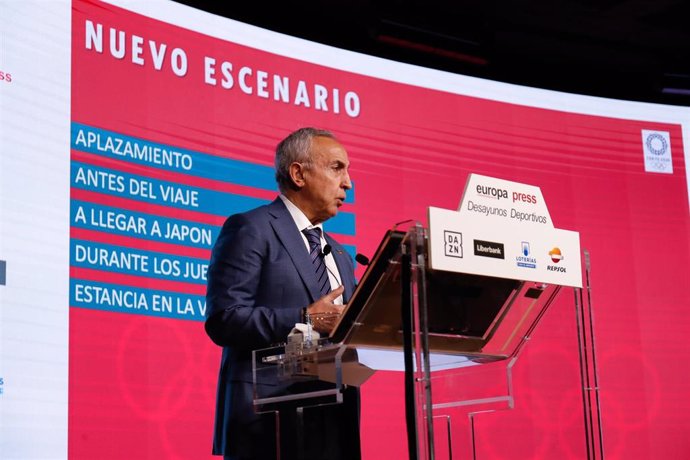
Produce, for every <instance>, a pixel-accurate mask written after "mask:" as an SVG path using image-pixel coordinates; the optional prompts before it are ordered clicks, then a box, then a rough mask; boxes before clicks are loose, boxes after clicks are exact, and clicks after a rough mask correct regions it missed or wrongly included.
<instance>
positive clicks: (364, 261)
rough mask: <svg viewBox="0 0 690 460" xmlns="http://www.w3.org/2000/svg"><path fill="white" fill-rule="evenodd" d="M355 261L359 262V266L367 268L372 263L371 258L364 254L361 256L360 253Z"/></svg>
mask: <svg viewBox="0 0 690 460" xmlns="http://www.w3.org/2000/svg"><path fill="white" fill-rule="evenodd" d="M355 260H356V261H357V263H358V264H362V265H365V266H366V265H369V264H370V263H371V261H370V260H369V258H368V257H367V256H365V255H364V254H360V253H357V254H356V255H355Z"/></svg>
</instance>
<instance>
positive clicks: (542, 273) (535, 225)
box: [429, 174, 582, 287]
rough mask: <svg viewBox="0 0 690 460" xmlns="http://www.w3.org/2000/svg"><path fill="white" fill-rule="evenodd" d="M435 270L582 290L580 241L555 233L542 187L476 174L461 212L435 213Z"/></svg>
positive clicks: (569, 234) (566, 232) (572, 235)
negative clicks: (572, 287)
mask: <svg viewBox="0 0 690 460" xmlns="http://www.w3.org/2000/svg"><path fill="white" fill-rule="evenodd" d="M429 257H430V265H431V268H432V269H435V270H444V271H452V272H460V273H471V274H476V275H485V276H495V277H499V278H509V279H517V280H525V281H535V282H544V283H548V284H557V285H561V286H574V287H582V270H581V265H580V235H579V233H577V232H573V231H569V230H561V229H557V228H554V226H553V223H552V221H551V216H550V215H549V211H548V209H547V207H546V202H545V201H544V197H543V195H542V193H541V190H540V189H539V187H535V186H533V185H526V184H520V183H517V182H511V181H506V180H502V179H496V178H493V177H487V176H480V175H478V174H470V176H469V178H468V180H467V184H466V186H465V192H464V194H463V197H462V201H461V203H460V207H459V209H458V210H457V211H452V210H447V209H441V208H434V207H430V208H429Z"/></svg>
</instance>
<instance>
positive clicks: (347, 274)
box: [324, 233, 355, 303]
mask: <svg viewBox="0 0 690 460" xmlns="http://www.w3.org/2000/svg"><path fill="white" fill-rule="evenodd" d="M324 236H325V237H326V241H327V242H328V244H330V245H331V248H333V250H332V251H331V254H333V259H334V260H335V265H336V267H338V273H339V274H340V279H341V280H342V282H343V285H344V286H345V292H344V293H343V303H347V302H349V300H350V297H352V294H353V293H354V290H355V279H354V277H353V273H352V270H351V269H350V268H349V267H350V264H349V263H348V262H349V261H348V259H349V257H350V256H349V254H347V253H346V252H345V249H343V247H342V246H340V244H338V242H337V241H335V240H334V239H333V238H331V237H330V236H329V235H328V233H324Z"/></svg>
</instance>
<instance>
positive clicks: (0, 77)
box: [0, 70, 12, 83]
mask: <svg viewBox="0 0 690 460" xmlns="http://www.w3.org/2000/svg"><path fill="white" fill-rule="evenodd" d="M0 83H12V74H11V73H9V72H5V71H4V70H0Z"/></svg>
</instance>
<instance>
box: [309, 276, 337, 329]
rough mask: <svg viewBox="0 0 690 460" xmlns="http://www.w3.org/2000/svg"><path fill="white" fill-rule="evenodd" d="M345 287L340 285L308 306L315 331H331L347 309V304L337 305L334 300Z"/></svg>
mask: <svg viewBox="0 0 690 460" xmlns="http://www.w3.org/2000/svg"><path fill="white" fill-rule="evenodd" d="M344 291H345V288H344V287H343V286H339V287H338V288H337V289H334V290H332V291H331V292H329V293H328V294H326V295H325V296H323V297H321V298H320V299H319V300H317V301H316V302H314V303H313V304H311V305H309V306H308V307H307V314H308V315H309V317H310V318H311V324H312V327H313V328H314V330H315V331H317V332H322V333H323V332H325V333H330V332H331V330H332V329H333V327H334V326H335V323H336V321H337V320H338V318H339V317H340V315H341V314H342V312H343V310H344V309H345V305H335V304H333V301H334V300H335V299H337V298H338V297H339V296H341V295H342V294H343V292H344Z"/></svg>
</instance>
